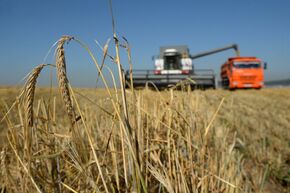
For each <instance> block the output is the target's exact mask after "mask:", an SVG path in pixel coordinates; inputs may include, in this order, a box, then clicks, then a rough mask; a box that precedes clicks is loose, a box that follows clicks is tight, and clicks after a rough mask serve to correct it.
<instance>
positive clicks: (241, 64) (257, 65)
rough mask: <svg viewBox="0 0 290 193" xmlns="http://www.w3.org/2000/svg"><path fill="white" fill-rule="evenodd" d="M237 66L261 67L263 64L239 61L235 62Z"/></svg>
mask: <svg viewBox="0 0 290 193" xmlns="http://www.w3.org/2000/svg"><path fill="white" fill-rule="evenodd" d="M234 67H235V68H260V67H261V64H260V63H258V62H237V63H234Z"/></svg>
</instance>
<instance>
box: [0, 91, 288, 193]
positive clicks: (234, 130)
mask: <svg viewBox="0 0 290 193" xmlns="http://www.w3.org/2000/svg"><path fill="white" fill-rule="evenodd" d="M19 92H20V89H17V88H9V87H7V88H4V87H3V88H1V89H0V96H1V119H2V118H3V116H4V114H5V112H7V111H8V110H9V107H10V106H11V105H12V104H13V102H14V99H15V98H16V97H17V96H18V94H19ZM106 92H107V91H106V90H105V89H74V95H75V96H74V97H75V99H76V101H77V103H78V104H79V107H78V108H79V110H78V111H77V114H79V115H81V119H79V120H78V121H77V122H76V123H75V125H74V126H73V127H72V125H71V123H70V116H68V115H67V114H66V107H65V105H64V104H63V102H62V100H61V95H60V94H59V92H58V90H57V89H55V88H54V89H50V88H39V89H36V94H35V97H36V98H35V102H34V103H35V104H34V124H33V126H32V127H28V126H25V124H26V123H25V115H24V114H25V113H24V112H25V110H24V109H23V108H26V107H25V106H23V107H22V106H21V105H16V106H17V107H15V108H13V109H12V110H11V112H10V113H9V114H8V115H7V117H6V118H5V121H4V122H2V123H1V176H0V179H1V184H2V185H1V186H2V187H1V190H2V191H3V192H289V161H290V160H289V155H290V150H289V146H290V140H289V139H290V131H289V129H290V128H289V127H290V117H289V113H290V110H289V109H290V100H289V98H290V89H287V88H285V89H263V90H261V91H256V90H242V91H235V92H230V91H225V90H207V91H198V90H197V91H173V90H167V91H162V92H158V91H153V90H149V89H144V90H139V91H135V92H134V94H135V96H134V95H133V93H132V92H131V90H126V95H127V101H128V115H129V122H130V126H131V129H132V131H131V132H132V133H131V134H130V133H129V132H128V131H127V130H126V126H124V122H122V118H119V117H118V112H116V110H115V109H114V107H113V105H112V102H111V99H110V98H109V97H108V95H107V94H106ZM111 92H112V93H113V97H114V101H119V102H116V104H117V103H118V104H117V110H120V107H121V103H120V99H121V94H120V90H117V92H115V90H111ZM76 101H75V102H74V106H76V105H75V103H76ZM120 119H121V120H120ZM27 129H29V131H27ZM135 143H136V144H135Z"/></svg>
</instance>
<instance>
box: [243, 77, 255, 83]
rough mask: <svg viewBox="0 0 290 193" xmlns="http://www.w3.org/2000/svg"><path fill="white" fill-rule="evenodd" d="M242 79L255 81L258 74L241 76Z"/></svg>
mask: <svg viewBox="0 0 290 193" xmlns="http://www.w3.org/2000/svg"><path fill="white" fill-rule="evenodd" d="M240 79H241V81H243V82H253V81H255V80H256V76H240Z"/></svg>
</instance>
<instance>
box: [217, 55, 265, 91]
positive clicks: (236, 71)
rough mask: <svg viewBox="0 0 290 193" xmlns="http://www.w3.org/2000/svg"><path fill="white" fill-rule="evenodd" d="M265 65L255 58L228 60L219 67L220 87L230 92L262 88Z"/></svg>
mask: <svg viewBox="0 0 290 193" xmlns="http://www.w3.org/2000/svg"><path fill="white" fill-rule="evenodd" d="M264 69H267V63H266V62H263V61H262V60H261V59H259V58H256V57H234V58H229V59H228V60H227V61H226V62H225V63H224V64H223V65H222V66H221V81H222V87H223V88H226V89H230V90H234V89H244V88H255V89H261V88H262V87H263V86H264Z"/></svg>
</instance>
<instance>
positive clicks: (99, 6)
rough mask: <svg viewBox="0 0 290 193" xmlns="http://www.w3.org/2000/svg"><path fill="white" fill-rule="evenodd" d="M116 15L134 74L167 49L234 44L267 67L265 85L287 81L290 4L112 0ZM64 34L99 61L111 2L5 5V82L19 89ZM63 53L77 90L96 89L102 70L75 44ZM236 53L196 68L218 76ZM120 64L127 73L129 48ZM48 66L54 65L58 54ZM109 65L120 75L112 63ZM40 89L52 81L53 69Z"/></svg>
mask: <svg viewBox="0 0 290 193" xmlns="http://www.w3.org/2000/svg"><path fill="white" fill-rule="evenodd" d="M113 11H114V16H115V19H116V27H117V32H118V35H119V36H125V37H126V38H127V39H128V40H129V42H130V44H131V49H132V58H133V64H134V68H135V69H152V68H153V62H152V59H151V58H152V56H153V55H156V54H158V51H159V46H162V45H175V44H176V45H180V44H185V45H188V47H189V48H190V51H191V53H192V54H194V53H198V52H201V51H206V50H210V49H213V48H218V47H222V46H225V45H228V44H231V43H237V44H238V45H239V47H240V50H241V55H243V56H257V57H260V58H262V59H263V60H264V61H267V62H268V66H269V68H268V70H267V71H266V72H265V78H266V80H274V79H284V78H290V1H289V0H279V1H277V0H255V1H253V0H243V1H233V0H219V1H214V0H204V1H194V0H179V1H173V0H155V1H154V0H146V1H138V0H135V1H134V0H122V1H121V0H113ZM62 35H72V36H75V37H77V38H79V39H81V40H83V41H84V42H86V43H87V44H88V45H89V46H90V48H91V49H92V50H93V52H94V53H95V55H96V56H97V58H98V61H101V57H100V56H101V51H100V49H99V48H98V47H97V45H96V44H95V42H94V41H95V40H98V41H99V42H100V43H101V44H102V45H103V44H105V42H106V40H107V39H108V38H111V37H112V27H111V17H110V12H109V4H108V1H107V0H49V1H48V0H47V1H44V0H26V1H23V0H0V38H1V39H0V40H1V41H0V42H1V43H0V67H1V73H0V85H14V84H19V81H20V80H21V79H22V78H23V77H24V76H25V75H26V74H27V73H28V72H29V71H30V70H31V69H32V68H33V67H34V66H35V65H37V64H39V63H42V62H43V59H44V57H45V55H46V53H47V52H48V50H49V48H50V46H51V45H52V44H53V43H54V42H55V41H56V40H57V39H58V38H60V37H61V36H62ZM112 43H113V42H112ZM112 43H111V44H110V46H111V49H110V53H111V54H112V55H114V49H113V44H112ZM66 53H67V55H66V56H67V68H68V73H69V78H70V81H71V83H72V85H73V86H95V79H96V74H97V71H96V68H95V67H94V65H93V63H92V61H91V60H90V58H89V57H88V54H87V53H86V52H85V51H84V50H83V49H82V48H80V47H79V46H78V45H77V44H76V43H73V42H72V43H70V44H69V45H67V46H66ZM233 55H234V52H233V51H231V50H229V51H226V52H223V53H219V54H215V55H211V56H208V57H204V58H201V59H197V60H195V61H194V64H195V68H197V69H202V68H211V69H214V70H215V72H216V73H217V74H219V72H220V69H219V68H220V65H221V64H222V63H223V62H224V61H225V60H226V59H227V58H228V57H230V56H233ZM121 60H122V63H123V65H124V68H125V69H127V68H128V64H127V58H126V53H125V51H124V50H123V51H122V54H121ZM46 62H47V63H54V57H53V52H52V53H51V54H50V55H49V57H48V58H47V61H46ZM108 65H109V66H110V67H111V68H112V69H113V71H114V72H116V66H115V65H113V64H110V62H109V61H108ZM106 74H107V73H106ZM108 78H109V77H108ZM40 84H42V85H47V84H49V70H46V71H44V73H43V74H42V75H41V78H40Z"/></svg>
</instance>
